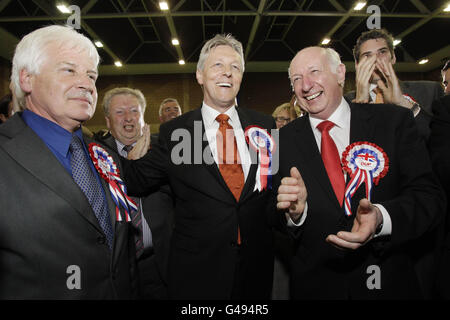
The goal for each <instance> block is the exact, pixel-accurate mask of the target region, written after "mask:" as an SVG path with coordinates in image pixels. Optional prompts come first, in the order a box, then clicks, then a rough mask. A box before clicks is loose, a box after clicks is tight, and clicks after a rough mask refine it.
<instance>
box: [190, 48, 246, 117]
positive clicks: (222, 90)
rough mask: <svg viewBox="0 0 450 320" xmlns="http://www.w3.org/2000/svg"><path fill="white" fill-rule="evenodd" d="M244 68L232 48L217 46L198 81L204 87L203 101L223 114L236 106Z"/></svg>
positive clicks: (206, 61) (199, 73) (200, 72)
mask: <svg viewBox="0 0 450 320" xmlns="http://www.w3.org/2000/svg"><path fill="white" fill-rule="evenodd" d="M242 70H243V68H242V64H241V57H240V55H239V54H238V53H237V52H236V51H235V50H234V49H233V48H232V47H230V46H226V45H221V46H217V47H215V48H213V49H211V51H210V52H209V56H208V57H207V59H206V60H205V64H204V66H203V70H197V73H196V75H197V81H198V83H199V84H200V85H201V86H202V87H203V101H204V102H205V103H206V104H207V105H208V106H210V107H212V108H214V109H216V110H217V111H219V112H221V113H223V112H225V111H226V110H227V109H229V108H230V107H232V106H233V105H234V104H235V101H236V96H237V94H238V92H239V88H240V86H241V81H242V74H243V71H242Z"/></svg>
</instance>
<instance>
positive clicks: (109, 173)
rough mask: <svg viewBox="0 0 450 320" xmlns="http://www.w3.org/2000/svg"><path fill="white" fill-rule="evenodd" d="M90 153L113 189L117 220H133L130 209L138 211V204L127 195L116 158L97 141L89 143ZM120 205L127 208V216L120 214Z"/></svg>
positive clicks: (95, 165) (97, 168)
mask: <svg viewBox="0 0 450 320" xmlns="http://www.w3.org/2000/svg"><path fill="white" fill-rule="evenodd" d="M89 154H90V156H91V159H92V162H93V163H94V167H95V169H96V170H97V172H98V173H99V174H100V176H101V177H102V178H103V179H104V180H105V181H106V182H107V183H108V185H109V190H110V191H111V195H112V199H113V201H114V203H115V205H116V221H122V220H124V219H125V221H127V222H129V221H131V218H130V210H134V211H137V210H138V208H137V205H136V203H134V201H133V200H132V199H131V198H129V197H128V196H127V192H126V187H125V184H124V183H123V181H122V179H120V176H119V174H120V173H119V169H118V168H117V165H116V163H115V162H114V159H113V158H112V157H111V156H110V155H109V153H108V152H107V151H106V150H105V149H104V148H103V147H101V146H100V145H98V144H96V143H90V144H89ZM120 206H122V207H123V208H124V210H125V218H122V216H121V215H120V210H119V208H120Z"/></svg>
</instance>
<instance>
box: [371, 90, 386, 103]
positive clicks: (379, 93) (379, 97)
mask: <svg viewBox="0 0 450 320" xmlns="http://www.w3.org/2000/svg"><path fill="white" fill-rule="evenodd" d="M373 91H374V92H375V93H376V94H377V95H376V97H375V103H384V98H383V91H381V89H380V88H378V87H376V88H375V89H373Z"/></svg>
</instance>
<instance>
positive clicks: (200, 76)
mask: <svg viewBox="0 0 450 320" xmlns="http://www.w3.org/2000/svg"><path fill="white" fill-rule="evenodd" d="M195 76H196V78H197V82H198V84H199V85H201V86H202V85H203V73H202V71H201V70H198V69H197V71H196V72H195Z"/></svg>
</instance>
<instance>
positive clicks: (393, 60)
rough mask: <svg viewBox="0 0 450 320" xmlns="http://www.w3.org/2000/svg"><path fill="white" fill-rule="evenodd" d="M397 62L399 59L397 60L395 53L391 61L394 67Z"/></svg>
mask: <svg viewBox="0 0 450 320" xmlns="http://www.w3.org/2000/svg"><path fill="white" fill-rule="evenodd" d="M396 61H397V58H396V56H395V53H394V55H393V56H392V59H391V63H392V65H394V64H395V62H396Z"/></svg>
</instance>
